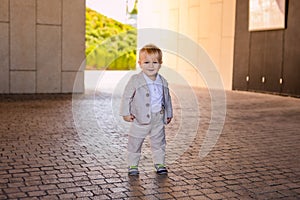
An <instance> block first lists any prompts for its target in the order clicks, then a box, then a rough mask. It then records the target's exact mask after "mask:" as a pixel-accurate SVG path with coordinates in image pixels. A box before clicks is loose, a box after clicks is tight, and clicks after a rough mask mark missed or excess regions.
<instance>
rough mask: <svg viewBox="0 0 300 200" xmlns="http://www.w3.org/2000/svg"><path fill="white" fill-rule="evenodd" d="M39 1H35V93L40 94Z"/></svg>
mask: <svg viewBox="0 0 300 200" xmlns="http://www.w3.org/2000/svg"><path fill="white" fill-rule="evenodd" d="M37 13H38V0H35V48H34V49H35V62H34V63H35V93H37V92H38V65H37V61H38V52H37V50H38V48H37V45H38V32H37V22H38V16H37Z"/></svg>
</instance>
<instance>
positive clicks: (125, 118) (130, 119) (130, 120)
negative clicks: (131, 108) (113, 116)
mask: <svg viewBox="0 0 300 200" xmlns="http://www.w3.org/2000/svg"><path fill="white" fill-rule="evenodd" d="M134 118H135V117H134V116H133V115H126V116H123V119H124V120H125V121H126V122H133V120H134Z"/></svg>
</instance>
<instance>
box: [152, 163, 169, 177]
mask: <svg viewBox="0 0 300 200" xmlns="http://www.w3.org/2000/svg"><path fill="white" fill-rule="evenodd" d="M154 167H155V169H156V173H157V174H159V175H161V174H167V173H168V170H167V168H166V166H165V165H163V164H155V165H154Z"/></svg>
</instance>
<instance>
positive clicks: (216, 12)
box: [209, 3, 222, 37]
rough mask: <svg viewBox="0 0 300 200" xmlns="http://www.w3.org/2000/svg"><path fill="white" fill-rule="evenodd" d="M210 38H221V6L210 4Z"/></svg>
mask: <svg viewBox="0 0 300 200" xmlns="http://www.w3.org/2000/svg"><path fill="white" fill-rule="evenodd" d="M209 13H210V16H209V22H210V30H209V32H210V37H216V36H218V37H221V35H222V4H221V3H211V4H210V12H209Z"/></svg>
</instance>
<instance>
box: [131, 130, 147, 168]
mask: <svg viewBox="0 0 300 200" xmlns="http://www.w3.org/2000/svg"><path fill="white" fill-rule="evenodd" d="M144 139H145V138H138V137H133V136H131V135H129V136H128V146H127V162H128V166H138V164H139V161H140V157H141V150H142V145H143V142H144Z"/></svg>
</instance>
